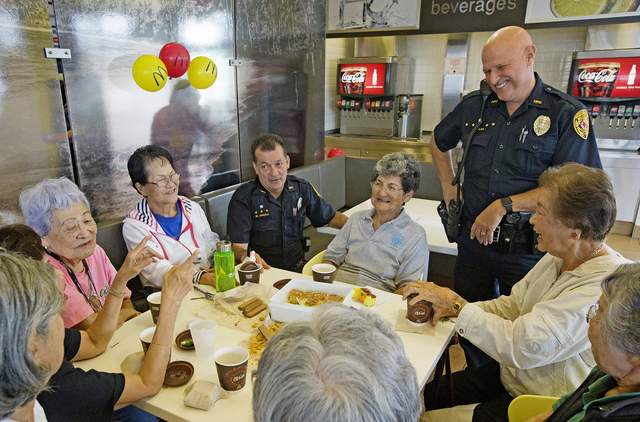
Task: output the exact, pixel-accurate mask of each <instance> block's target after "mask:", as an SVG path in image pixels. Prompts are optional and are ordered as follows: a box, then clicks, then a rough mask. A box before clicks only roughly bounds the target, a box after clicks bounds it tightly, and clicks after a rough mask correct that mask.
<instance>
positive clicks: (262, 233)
mask: <svg viewBox="0 0 640 422" xmlns="http://www.w3.org/2000/svg"><path fill="white" fill-rule="evenodd" d="M335 215H336V211H335V210H334V209H333V207H332V206H331V205H330V204H329V203H328V202H327V201H325V200H324V199H322V197H321V196H320V195H319V194H318V192H316V190H315V188H314V187H313V185H311V183H309V182H307V181H306V180H304V179H298V178H297V177H295V176H287V180H286V183H285V185H284V189H283V190H282V193H281V194H280V196H279V197H278V199H275V198H274V197H273V195H271V193H269V191H267V190H266V189H265V188H263V187H262V185H261V184H260V181H259V179H258V178H256V179H255V180H253V181H251V182H248V183H245V184H244V185H242V186H240V187H239V188H238V189H236V191H235V192H234V193H233V196H232V197H231V201H230V202H229V211H228V214H227V233H228V234H229V237H230V238H231V242H232V243H248V244H249V248H250V249H251V250H253V251H256V253H258V254H260V256H261V257H262V258H263V259H264V260H265V261H266V262H267V263H268V264H269V265H271V266H273V267H276V268H282V269H284V270H291V269H292V268H293V267H295V265H296V264H297V263H298V262H299V261H300V260H301V259H302V258H303V257H304V251H303V247H302V237H303V231H304V222H305V217H308V218H309V220H310V221H311V224H313V226H314V227H320V226H324V225H326V224H327V223H329V222H330V221H331V220H332V219H333V217H334V216H335Z"/></svg>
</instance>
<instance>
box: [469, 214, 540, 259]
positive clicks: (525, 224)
mask: <svg viewBox="0 0 640 422" xmlns="http://www.w3.org/2000/svg"><path fill="white" fill-rule="evenodd" d="M532 215H533V213H531V212H512V213H507V214H505V216H504V217H502V221H501V222H500V224H499V225H498V227H497V228H496V230H495V231H494V232H493V243H492V245H495V247H497V248H498V250H499V251H500V252H502V253H506V254H509V253H512V252H513V250H514V247H515V245H518V244H519V245H523V246H524V249H525V250H526V251H527V252H528V253H531V254H535V253H540V251H539V250H538V233H536V232H535V231H533V226H532V225H531V223H529V220H530V219H531V216H532ZM466 226H467V227H468V228H469V230H471V227H472V226H473V221H471V220H466Z"/></svg>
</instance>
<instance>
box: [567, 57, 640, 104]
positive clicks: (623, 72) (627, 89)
mask: <svg viewBox="0 0 640 422" xmlns="http://www.w3.org/2000/svg"><path fill="white" fill-rule="evenodd" d="M636 72H640V57H620V58H615V59H581V60H578V66H577V71H576V75H575V85H574V88H573V96H574V97H617V98H633V97H640V74H638V75H636Z"/></svg>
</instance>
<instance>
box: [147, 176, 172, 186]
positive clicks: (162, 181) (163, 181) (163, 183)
mask: <svg viewBox="0 0 640 422" xmlns="http://www.w3.org/2000/svg"><path fill="white" fill-rule="evenodd" d="M178 180H180V175H179V174H178V173H173V174H172V175H170V176H169V177H168V178H167V177H165V178H164V179H160V180H158V181H157V182H147V183H149V184H151V185H156V186H157V187H159V188H166V187H167V186H168V185H169V182H173V183H178Z"/></svg>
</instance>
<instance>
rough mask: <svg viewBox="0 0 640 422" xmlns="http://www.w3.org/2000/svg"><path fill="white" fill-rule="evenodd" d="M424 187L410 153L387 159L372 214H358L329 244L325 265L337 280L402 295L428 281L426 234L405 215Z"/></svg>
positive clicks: (377, 171) (377, 177)
mask: <svg viewBox="0 0 640 422" xmlns="http://www.w3.org/2000/svg"><path fill="white" fill-rule="evenodd" d="M419 186H420V163H419V162H418V160H417V159H416V158H415V157H414V156H413V155H411V154H409V153H407V152H394V153H391V154H387V155H385V156H384V157H382V159H380V161H378V163H377V164H376V166H375V168H374V172H373V175H372V177H371V204H372V205H373V209H370V210H365V211H360V212H356V213H354V214H353V215H352V216H351V217H350V218H349V220H348V221H347V223H346V224H345V225H344V227H343V228H342V230H340V233H338V235H337V236H336V237H335V239H334V240H333V241H332V242H331V243H330V244H329V247H328V248H327V251H326V252H325V254H324V262H325V263H327V264H332V265H334V266H335V267H336V268H338V272H337V274H336V278H335V280H336V281H341V282H343V283H349V284H356V285H359V286H371V287H375V288H378V289H381V290H386V291H389V292H397V293H400V292H401V289H402V288H403V287H404V286H405V285H406V284H407V283H409V282H410V281H414V280H418V279H423V278H424V279H426V278H427V270H428V266H429V252H428V246H427V234H426V233H425V231H424V229H423V228H422V226H420V225H419V224H417V223H416V222H414V221H413V220H412V219H411V217H410V216H409V214H407V213H406V211H405V210H404V204H406V203H407V202H409V201H410V200H411V198H412V197H413V194H414V193H415V191H417V190H418V187H419Z"/></svg>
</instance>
